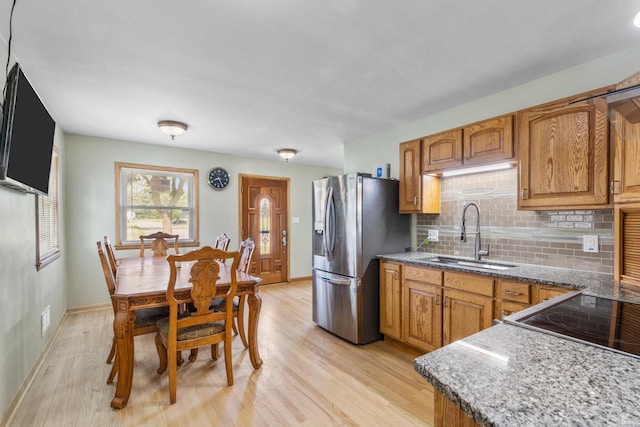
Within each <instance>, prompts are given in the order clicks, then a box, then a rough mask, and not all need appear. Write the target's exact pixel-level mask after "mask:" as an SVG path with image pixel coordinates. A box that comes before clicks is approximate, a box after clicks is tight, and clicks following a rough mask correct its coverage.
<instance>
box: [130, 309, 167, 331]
mask: <svg viewBox="0 0 640 427" xmlns="http://www.w3.org/2000/svg"><path fill="white" fill-rule="evenodd" d="M168 315H169V307H156V308H146V309H144V310H137V311H136V324H135V326H134V327H135V328H144V327H146V326H153V325H155V324H156V323H158V320H160V319H162V318H163V317H167V316H168Z"/></svg>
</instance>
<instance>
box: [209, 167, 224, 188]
mask: <svg viewBox="0 0 640 427" xmlns="http://www.w3.org/2000/svg"><path fill="white" fill-rule="evenodd" d="M207 182H208V183H209V185H210V186H211V188H213V189H214V190H218V191H220V190H224V189H225V188H227V185H229V172H227V171H226V170H225V169H223V168H221V167H215V168H213V169H211V170H210V171H209V173H207Z"/></svg>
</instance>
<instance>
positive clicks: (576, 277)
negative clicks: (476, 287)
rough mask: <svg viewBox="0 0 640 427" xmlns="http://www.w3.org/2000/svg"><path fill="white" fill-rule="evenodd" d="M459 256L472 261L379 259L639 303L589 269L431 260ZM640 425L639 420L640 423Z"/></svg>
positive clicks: (639, 295)
mask: <svg viewBox="0 0 640 427" xmlns="http://www.w3.org/2000/svg"><path fill="white" fill-rule="evenodd" d="M439 256H442V257H449V258H458V259H463V260H468V261H473V260H472V259H469V258H461V257H451V256H450V255H442V254H436V253H428V252H401V253H395V254H384V255H378V258H380V259H382V260H387V261H394V262H400V263H403V264H413V265H418V266H422V267H431V268H439V269H441V270H451V271H459V272H463V273H473V274H480V275H484V276H492V277H499V278H503V279H513V280H522V281H527V282H529V283H538V284H541V285H553V286H560V287H564V288H570V289H575V290H582V291H583V293H585V294H588V295H597V296H601V297H605V298H615V299H620V300H624V301H631V302H640V292H634V291H629V290H626V289H625V288H624V287H621V286H620V285H619V284H618V283H617V282H615V281H614V280H613V275H611V274H605V273H593V272H590V271H582V270H571V269H568V268H558V267H545V266H541V265H533V264H517V263H509V264H510V265H514V266H515V267H513V268H509V269H508V270H491V269H485V268H477V267H466V266H460V265H451V264H442V263H437V262H432V261H429V258H434V257H439ZM483 262H488V263H495V264H502V263H500V262H499V261H490V260H486V261H485V260H483ZM639 424H640V423H639Z"/></svg>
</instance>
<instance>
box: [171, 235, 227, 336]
mask: <svg viewBox="0 0 640 427" xmlns="http://www.w3.org/2000/svg"><path fill="white" fill-rule="evenodd" d="M229 258H231V259H232V260H233V262H232V264H231V268H230V269H229V271H230V272H231V274H229V279H230V281H231V283H230V286H229V289H228V290H227V293H226V295H225V297H226V302H225V303H226V313H221V312H220V311H215V310H211V309H210V307H211V304H212V301H213V299H214V298H216V290H217V289H216V286H217V282H218V280H219V279H220V268H221V267H222V265H223V264H224V262H225V261H226V260H227V259H229ZM218 260H220V261H218ZM189 261H196V262H195V263H194V264H193V265H192V266H191V270H190V271H189V275H190V276H189V282H190V283H191V285H192V288H191V298H192V299H193V305H194V307H195V311H194V312H192V313H191V315H190V316H189V317H186V318H180V319H178V308H179V306H181V305H182V304H184V301H182V300H177V299H176V298H175V296H174V290H175V286H176V279H177V277H178V272H180V274H185V273H184V272H183V271H182V268H184V267H186V265H190V264H186V265H185V262H189ZM167 262H168V263H169V268H170V275H169V284H168V285H167V301H168V302H169V324H170V325H173V324H175V325H177V327H178V328H182V327H186V326H191V325H197V324H201V323H207V322H212V321H216V320H226V321H227V322H228V323H227V324H230V323H231V322H232V319H233V298H234V297H235V295H236V290H237V287H238V283H237V278H236V274H235V271H236V270H237V269H238V263H239V262H240V252H225V251H221V250H220V249H215V248H212V247H211V246H205V247H203V248H202V249H197V250H195V251H192V252H188V253H186V254H184V255H170V256H168V257H167ZM177 262H179V263H180V265H181V267H180V268H178V267H177V266H176V263H177ZM169 328H170V330H171V329H172V328H171V326H170V327H169ZM174 330H176V329H174Z"/></svg>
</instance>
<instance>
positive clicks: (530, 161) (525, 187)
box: [516, 88, 610, 210]
mask: <svg viewBox="0 0 640 427" xmlns="http://www.w3.org/2000/svg"><path fill="white" fill-rule="evenodd" d="M609 89H610V88H603V89H599V90H597V91H593V92H589V93H585V94H582V95H579V96H576V97H573V98H567V99H563V100H560V101H556V102H553V103H548V104H544V105H541V106H538V107H533V108H529V109H527V110H524V111H519V112H518V113H517V120H516V121H517V123H518V125H517V126H518V132H517V146H518V153H519V158H520V162H519V163H520V166H519V168H520V169H519V177H518V209H522V210H550V209H577V208H579V209H595V208H602V207H603V205H607V204H608V203H609V199H608V171H609V160H608V159H609V156H608V142H609V134H608V122H607V106H606V102H605V101H604V99H602V98H600V99H595V100H592V101H589V102H587V101H583V102H578V103H575V104H570V105H567V102H570V101H572V100H578V99H582V98H585V97H588V96H590V95H593V94H596V93H598V94H599V93H603V92H606V91H607V90H609Z"/></svg>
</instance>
